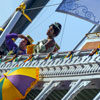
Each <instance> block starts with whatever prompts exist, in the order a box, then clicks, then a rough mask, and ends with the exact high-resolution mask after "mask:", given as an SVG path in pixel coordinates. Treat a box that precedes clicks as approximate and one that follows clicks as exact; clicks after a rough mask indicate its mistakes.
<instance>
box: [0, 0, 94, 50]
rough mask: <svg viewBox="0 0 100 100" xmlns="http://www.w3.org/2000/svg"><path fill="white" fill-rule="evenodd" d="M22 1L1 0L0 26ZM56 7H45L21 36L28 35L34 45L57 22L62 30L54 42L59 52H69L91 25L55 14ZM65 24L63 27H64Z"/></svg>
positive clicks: (51, 1) (58, 0) (68, 16)
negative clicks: (58, 46)
mask: <svg viewBox="0 0 100 100" xmlns="http://www.w3.org/2000/svg"><path fill="white" fill-rule="evenodd" d="M22 1H23V0H2V1H1V3H0V26H2V25H3V23H4V22H5V21H6V20H7V19H8V18H9V16H10V15H11V14H12V13H13V12H14V10H15V9H16V8H17V7H18V6H19V4H20V3H21V2H22ZM61 1H62V0H50V1H49V3H48V4H47V5H51V4H56V3H61ZM57 6H58V5H56V6H52V7H45V8H44V9H43V10H42V11H41V12H40V13H39V15H38V16H37V17H36V18H35V19H34V20H33V22H32V23H31V24H30V25H29V26H28V28H27V29H26V30H25V31H24V32H23V34H29V35H30V36H32V37H33V39H34V43H37V42H38V41H39V40H42V39H44V38H46V37H47V36H46V32H47V30H48V27H49V25H50V24H52V23H54V22H59V23H61V24H62V30H61V32H60V34H59V36H58V37H56V38H55V40H56V42H57V43H58V44H59V45H60V47H61V49H60V51H70V50H72V49H73V48H74V47H75V46H76V45H77V43H78V42H79V41H80V40H81V39H82V38H83V37H84V35H85V34H86V33H87V32H88V31H89V30H90V29H91V28H92V26H93V24H91V23H89V22H87V21H84V20H82V19H79V18H76V17H74V16H70V15H67V14H63V13H59V12H56V11H55V10H56V8H57ZM64 24H65V27H64ZM17 42H18V41H17Z"/></svg>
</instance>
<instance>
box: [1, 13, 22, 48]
mask: <svg viewBox="0 0 100 100" xmlns="http://www.w3.org/2000/svg"><path fill="white" fill-rule="evenodd" d="M21 15H22V13H21V12H20V11H17V12H15V14H14V16H13V17H12V19H11V20H10V22H9V24H8V25H7V26H6V28H5V30H4V31H3V32H2V34H1V36H0V46H1V45H2V44H3V42H4V40H5V36H6V35H7V34H8V33H10V31H11V30H12V29H13V27H14V26H15V24H16V23H17V21H18V20H19V18H20V16H21Z"/></svg>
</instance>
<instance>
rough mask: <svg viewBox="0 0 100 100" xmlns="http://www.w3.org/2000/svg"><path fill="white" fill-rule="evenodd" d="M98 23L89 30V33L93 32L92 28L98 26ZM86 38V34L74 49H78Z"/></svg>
mask: <svg viewBox="0 0 100 100" xmlns="http://www.w3.org/2000/svg"><path fill="white" fill-rule="evenodd" d="M96 26H97V25H94V26H93V27H92V28H91V29H90V31H89V32H88V33H91V32H92V30H93V29H94V28H95V27H96ZM85 39H86V35H85V36H84V37H83V38H82V40H81V41H80V42H79V43H78V44H77V45H76V46H75V48H74V49H73V50H76V49H77V48H78V47H79V46H80V45H81V43H82V42H83V41H84V40H85Z"/></svg>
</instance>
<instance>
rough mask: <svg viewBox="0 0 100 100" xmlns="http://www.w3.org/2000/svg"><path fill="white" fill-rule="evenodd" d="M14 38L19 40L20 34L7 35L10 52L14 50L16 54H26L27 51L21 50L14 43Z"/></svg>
mask: <svg viewBox="0 0 100 100" xmlns="http://www.w3.org/2000/svg"><path fill="white" fill-rule="evenodd" d="M13 38H14V39H17V38H18V34H16V33H11V34H7V35H6V46H7V48H8V50H9V51H11V50H13V52H14V54H16V53H17V54H21V55H23V54H26V50H22V49H20V48H19V47H18V46H17V45H16V44H15V42H14V41H13ZM19 51H21V53H19Z"/></svg>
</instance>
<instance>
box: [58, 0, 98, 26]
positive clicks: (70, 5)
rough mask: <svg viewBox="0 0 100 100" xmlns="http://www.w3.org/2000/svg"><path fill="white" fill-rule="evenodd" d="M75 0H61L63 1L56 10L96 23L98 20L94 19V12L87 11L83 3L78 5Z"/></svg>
mask: <svg viewBox="0 0 100 100" xmlns="http://www.w3.org/2000/svg"><path fill="white" fill-rule="evenodd" d="M77 1H78V0H63V2H62V3H61V4H60V6H59V7H58V8H57V11H60V12H64V13H68V14H71V15H74V16H76V17H79V18H82V19H85V20H87V21H90V22H92V23H95V24H98V23H99V21H96V16H95V15H94V13H93V12H91V11H89V9H88V8H87V7H86V6H85V5H79V4H78V3H77Z"/></svg>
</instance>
